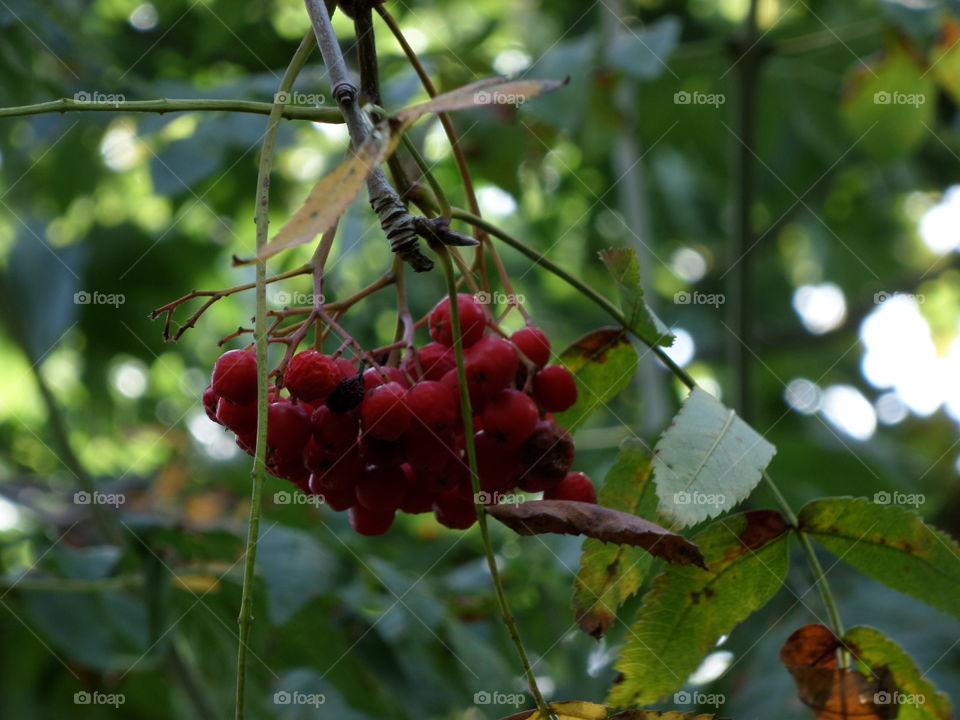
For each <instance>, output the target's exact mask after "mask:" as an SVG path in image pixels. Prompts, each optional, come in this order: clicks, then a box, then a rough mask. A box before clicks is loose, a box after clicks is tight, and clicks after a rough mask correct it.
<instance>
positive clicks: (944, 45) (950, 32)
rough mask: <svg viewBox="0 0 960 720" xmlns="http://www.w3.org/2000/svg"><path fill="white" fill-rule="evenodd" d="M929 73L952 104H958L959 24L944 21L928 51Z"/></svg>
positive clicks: (959, 96)
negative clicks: (934, 42) (950, 99)
mask: <svg viewBox="0 0 960 720" xmlns="http://www.w3.org/2000/svg"><path fill="white" fill-rule="evenodd" d="M930 72H931V73H932V74H933V76H934V77H935V78H936V80H937V82H938V83H940V86H941V87H942V88H943V89H944V90H946V91H947V93H948V94H949V95H950V97H951V98H952V99H953V101H954V102H960V22H958V21H957V20H956V19H954V18H952V17H949V16H948V17H947V18H946V19H945V20H944V23H943V28H942V30H941V31H940V37H939V38H938V39H937V43H936V44H935V45H934V46H933V48H931V50H930Z"/></svg>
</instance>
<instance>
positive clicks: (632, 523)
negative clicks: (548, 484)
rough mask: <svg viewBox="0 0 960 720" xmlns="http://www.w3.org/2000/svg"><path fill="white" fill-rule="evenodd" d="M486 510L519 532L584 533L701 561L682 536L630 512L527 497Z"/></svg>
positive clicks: (676, 559)
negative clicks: (527, 498)
mask: <svg viewBox="0 0 960 720" xmlns="http://www.w3.org/2000/svg"><path fill="white" fill-rule="evenodd" d="M486 510H487V512H488V513H489V514H490V515H492V516H493V517H495V518H496V519H497V520H499V521H500V522H502V523H503V524H504V525H506V526H507V527H509V528H510V529H511V530H513V531H515V532H516V533H518V534H520V535H541V534H543V533H557V534H560V535H586V536H587V537H592V538H596V539H597V540H602V541H603V542H608V543H616V544H618V545H637V546H639V547H642V548H643V549H644V550H646V551H647V552H649V553H650V554H652V555H655V556H657V557H659V558H662V559H663V560H666V561H667V562H670V563H677V564H679V565H690V564H694V565H699V566H700V567H704V568H705V567H706V566H705V565H704V564H703V554H702V553H701V552H700V549H699V548H698V547H697V546H696V545H695V544H694V543H692V542H690V541H689V540H687V539H686V538H685V537H683V535H679V534H677V533H674V532H671V531H669V530H667V529H666V528H664V527H660V526H659V525H657V524H656V523H652V522H650V521H649V520H644V519H643V518H641V517H637V516H636V515H631V514H630V513H625V512H620V511H619V510H612V509H610V508H605V507H602V506H600V505H594V504H592V503H583V502H576V501H573V500H531V501H530V502H523V503H513V504H508V505H488V506H487V508H486Z"/></svg>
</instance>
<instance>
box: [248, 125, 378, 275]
mask: <svg viewBox="0 0 960 720" xmlns="http://www.w3.org/2000/svg"><path fill="white" fill-rule="evenodd" d="M395 146H396V143H393V142H390V138H389V137H388V138H387V139H386V140H383V139H382V138H381V139H380V140H379V141H378V140H375V139H370V140H368V141H367V142H366V143H364V144H363V146H362V147H361V148H360V150H359V151H358V152H356V153H354V154H353V155H352V156H351V157H349V158H348V159H347V160H344V161H343V162H342V163H340V165H338V166H337V167H336V168H335V169H334V170H333V171H331V172H329V173H327V174H326V175H324V176H323V177H322V178H320V179H319V180H318V181H317V184H316V185H314V186H313V190H311V191H310V195H309V196H308V197H307V199H306V201H305V202H304V203H303V206H302V207H301V208H300V209H299V210H297V211H296V212H295V213H294V214H293V215H292V216H291V217H290V219H289V220H287V222H286V224H285V225H284V226H283V227H282V228H281V229H280V232H278V233H277V234H276V236H275V237H274V238H273V240H271V241H270V242H269V243H267V244H266V245H264V246H263V247H262V248H261V249H260V252H259V253H258V254H257V257H258V259H260V260H263V259H265V258H268V257H271V256H273V255H276V254H277V253H278V252H280V251H282V250H286V249H287V248H293V247H297V246H298V245H303V244H304V243H308V242H310V241H311V240H313V239H314V238H315V237H317V235H320V234H321V233H324V232H326V231H327V230H329V229H330V228H332V227H333V225H334V223H336V222H337V220H339V219H340V216H341V215H342V214H343V213H344V211H346V209H347V206H348V205H349V204H350V203H351V202H353V200H354V198H356V197H357V195H358V194H359V193H360V190H361V189H362V188H363V185H364V183H365V182H366V180H367V177H368V176H369V175H370V173H372V172H373V171H374V170H375V169H376V168H377V167H378V166H379V165H380V163H382V162H383V161H384V160H385V159H386V157H387V156H388V155H389V154H390V152H392V150H393V148H394V147H395Z"/></svg>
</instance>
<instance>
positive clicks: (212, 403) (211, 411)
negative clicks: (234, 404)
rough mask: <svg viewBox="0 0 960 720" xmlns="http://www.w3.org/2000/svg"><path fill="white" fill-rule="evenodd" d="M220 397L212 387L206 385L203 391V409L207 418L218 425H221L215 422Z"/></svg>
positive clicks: (217, 421)
mask: <svg viewBox="0 0 960 720" xmlns="http://www.w3.org/2000/svg"><path fill="white" fill-rule="evenodd" d="M219 400H220V396H219V395H217V394H216V393H215V392H214V391H213V385H207V387H206V388H204V390H203V409H204V410H205V411H206V413H207V417H208V418H210V419H211V420H213V421H214V422H215V423H217V424H218V425H222V424H223V423H221V422H220V421H219V420H217V402H219Z"/></svg>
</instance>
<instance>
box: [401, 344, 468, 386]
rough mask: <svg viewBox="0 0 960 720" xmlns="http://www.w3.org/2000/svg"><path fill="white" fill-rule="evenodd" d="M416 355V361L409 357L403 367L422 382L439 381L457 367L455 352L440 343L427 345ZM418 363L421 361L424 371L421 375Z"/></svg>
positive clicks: (421, 367)
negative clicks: (418, 370)
mask: <svg viewBox="0 0 960 720" xmlns="http://www.w3.org/2000/svg"><path fill="white" fill-rule="evenodd" d="M416 353H417V359H416V360H414V359H413V357H412V356H409V355H408V356H407V358H406V359H405V360H404V363H403V365H404V369H405V370H406V371H407V372H408V373H410V375H411V376H413V377H419V378H420V379H421V380H439V379H440V378H442V377H443V376H444V375H445V374H446V373H448V372H449V371H450V370H453V369H454V368H455V367H456V366H457V359H456V357H454V354H453V351H452V350H451V349H450V348H448V347H447V346H446V345H441V344H440V343H436V342H432V343H427V344H426V345H424V346H423V347H422V348H420V349H419V350H417V351H416ZM417 361H419V363H420V369H421V370H422V371H423V372H422V373H420V374H418V373H417Z"/></svg>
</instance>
